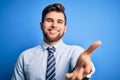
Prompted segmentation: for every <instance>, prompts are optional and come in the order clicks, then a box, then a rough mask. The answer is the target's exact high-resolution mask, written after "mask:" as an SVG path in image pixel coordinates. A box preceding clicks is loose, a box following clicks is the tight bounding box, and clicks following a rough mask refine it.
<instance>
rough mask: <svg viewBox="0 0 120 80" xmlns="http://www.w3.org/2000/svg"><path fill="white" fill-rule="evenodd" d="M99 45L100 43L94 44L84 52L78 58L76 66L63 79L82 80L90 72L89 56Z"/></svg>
mask: <svg viewBox="0 0 120 80" xmlns="http://www.w3.org/2000/svg"><path fill="white" fill-rule="evenodd" d="M100 45H101V41H96V42H94V43H93V44H92V45H91V46H90V47H89V48H88V49H87V50H85V51H84V52H83V53H82V54H81V55H80V56H79V58H78V60H77V63H76V66H75V68H74V70H73V72H71V73H67V74H66V75H65V77H66V78H67V79H71V80H82V79H83V78H84V77H86V76H87V75H88V74H90V72H91V71H92V65H91V55H92V52H93V51H94V50H95V49H96V48H97V47H99V46H100Z"/></svg>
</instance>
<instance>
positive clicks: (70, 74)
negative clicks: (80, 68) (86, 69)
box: [65, 73, 73, 79]
mask: <svg viewBox="0 0 120 80" xmlns="http://www.w3.org/2000/svg"><path fill="white" fill-rule="evenodd" d="M72 76H73V73H66V75H65V78H67V79H71V78H72Z"/></svg>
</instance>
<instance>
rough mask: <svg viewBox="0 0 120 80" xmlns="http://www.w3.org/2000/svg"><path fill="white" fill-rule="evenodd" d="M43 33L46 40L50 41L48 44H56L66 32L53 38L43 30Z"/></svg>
mask: <svg viewBox="0 0 120 80" xmlns="http://www.w3.org/2000/svg"><path fill="white" fill-rule="evenodd" d="M42 32H43V35H44V38H45V39H46V40H47V41H48V42H56V41H59V40H60V39H61V38H62V37H63V35H64V32H63V33H62V34H60V33H59V34H58V35H57V36H56V37H51V36H49V34H48V33H46V32H45V31H44V30H42Z"/></svg>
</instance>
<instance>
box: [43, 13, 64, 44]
mask: <svg viewBox="0 0 120 80" xmlns="http://www.w3.org/2000/svg"><path fill="white" fill-rule="evenodd" d="M41 29H42V31H43V34H44V41H46V42H57V41H59V40H61V38H62V36H63V35H64V32H65V31H66V25H65V18H64V14H63V13H61V12H56V11H52V12H49V13H48V14H47V15H46V16H45V19H44V22H43V23H41Z"/></svg>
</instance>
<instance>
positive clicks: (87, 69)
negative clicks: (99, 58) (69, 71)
mask: <svg viewBox="0 0 120 80" xmlns="http://www.w3.org/2000/svg"><path fill="white" fill-rule="evenodd" d="M88 64H90V65H88ZM88 64H86V67H85V70H84V74H85V75H87V74H90V73H91V72H92V66H91V63H88ZM84 77H86V76H84Z"/></svg>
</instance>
